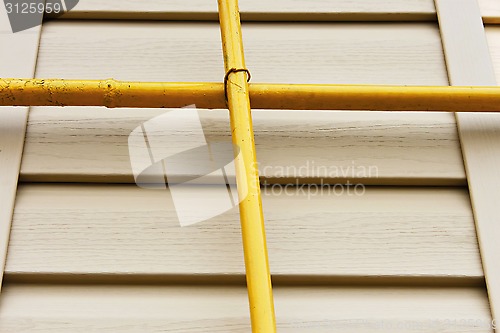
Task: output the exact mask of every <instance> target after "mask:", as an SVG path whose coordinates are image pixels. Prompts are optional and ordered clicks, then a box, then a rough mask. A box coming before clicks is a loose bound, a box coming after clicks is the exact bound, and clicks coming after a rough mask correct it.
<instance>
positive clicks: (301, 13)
mask: <svg viewBox="0 0 500 333" xmlns="http://www.w3.org/2000/svg"><path fill="white" fill-rule="evenodd" d="M479 4H480V7H481V14H482V16H483V19H484V20H485V22H487V23H499V22H500V4H499V3H498V1H496V0H479ZM240 10H241V12H242V18H243V19H244V20H263V19H265V20H306V21H311V20H325V21H331V20H345V21H349V20H356V21H364V20H381V21H384V20H394V21H398V20H435V19H436V11H435V7H434V2H433V1H432V0H369V1H366V0H363V1H356V0H336V1H329V0H295V1H290V0H273V1H265V0H242V1H240ZM64 17H66V18H87V19H88V18H149V19H204V20H216V19H217V4H216V2H214V1H203V0H189V1H185V0H175V1H165V0H153V1H147V2H144V1H141V0H122V1H120V2H118V3H110V2H108V1H103V0H80V2H79V4H78V5H77V6H76V7H75V9H74V10H73V11H71V12H70V13H69V14H67V15H65V16H64Z"/></svg>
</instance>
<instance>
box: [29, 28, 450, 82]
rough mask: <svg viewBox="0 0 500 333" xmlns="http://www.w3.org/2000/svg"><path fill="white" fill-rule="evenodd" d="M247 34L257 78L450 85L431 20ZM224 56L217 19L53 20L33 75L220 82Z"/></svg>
mask: <svg viewBox="0 0 500 333" xmlns="http://www.w3.org/2000/svg"><path fill="white" fill-rule="evenodd" d="M243 37H244V43H245V53H246V62H247V67H248V68H249V69H250V70H251V72H252V82H254V83H259V82H265V83H345V84H348V83H352V84H356V83H359V84H363V83H364V84H394V85H447V84H448V80H447V76H446V68H445V63H444V57H443V51H442V47H441V39H440V36H439V30H438V28H437V25H435V24H432V23H419V24H416V23H413V24H411V23H401V24H388V23H385V24H384V23H379V24H376V23H375V24H368V23H365V24H355V25H353V24H345V23H298V24H293V23H274V24H270V23H265V24H264V23H247V24H244V25H243ZM297 45H300V46H301V47H300V49H297ZM222 60H223V59H222V52H221V42H220V32H219V26H218V24H216V23H192V22H191V23H178V22H177V23H175V22H134V21H132V22H113V21H109V22H102V21H99V22H93V23H92V24H89V22H86V21H83V22H82V21H55V22H48V23H47V24H45V25H44V30H43V35H42V41H41V46H40V55H39V65H38V66H37V71H36V76H37V77H38V78H67V79H70V78H74V79H98V78H110V77H112V78H115V79H118V80H130V81H134V80H138V81H141V80H144V81H145V80H148V81H167V82H179V81H180V82H182V81H187V82H189V81H202V82H205V81H209V82H213V81H216V82H221V81H222V80H223V77H224V69H223V68H224V67H223V63H222ZM276 63H279V68H277V67H276V65H275V64H276Z"/></svg>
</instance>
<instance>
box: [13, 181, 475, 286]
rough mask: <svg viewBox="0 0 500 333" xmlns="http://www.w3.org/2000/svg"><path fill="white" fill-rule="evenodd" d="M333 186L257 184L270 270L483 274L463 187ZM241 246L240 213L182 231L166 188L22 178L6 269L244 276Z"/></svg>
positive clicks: (333, 273)
mask: <svg viewBox="0 0 500 333" xmlns="http://www.w3.org/2000/svg"><path fill="white" fill-rule="evenodd" d="M194 191H196V192H197V193H203V194H204V195H206V196H208V197H210V196H211V195H212V194H211V193H212V192H211V191H213V190H211V189H210V188H209V187H206V186H200V187H196V188H193V192H194ZM335 191H337V192H334V190H332V191H330V192H324V193H323V194H321V193H318V191H316V190H314V189H310V190H309V191H307V189H288V191H287V193H284V192H282V193H280V192H278V191H277V190H276V189H272V188H266V189H264V191H263V195H264V197H263V206H264V216H265V217H266V227H267V237H268V246H269V253H270V264H271V271H272V272H273V274H275V275H277V276H279V275H295V276H329V277H333V278H335V277H342V276H344V277H345V276H352V277H356V276H357V277H365V276H377V275H382V276H392V277H402V278H404V277H430V278H432V277H449V278H450V277H455V278H457V279H461V278H464V279H478V278H479V279H482V276H483V273H482V268H481V264H480V258H479V252H478V248H477V240H476V237H475V231H474V222H473V219H472V212H471V209H470V204H469V198H468V193H467V191H465V190H463V189H456V188H404V187H396V188H392V187H388V188H376V187H369V188H367V189H366V192H361V191H359V192H354V189H353V190H352V192H350V193H348V192H347V191H345V192H344V193H343V194H341V193H340V190H339V189H338V188H337V189H335ZM355 193H358V194H359V195H357V194H355ZM196 209H204V207H203V206H201V205H200V206H197V207H196ZM241 249H242V245H241V235H240V226H239V221H238V211H237V209H233V210H231V211H229V212H227V213H225V214H223V215H220V216H218V217H215V218H212V219H211V220H209V221H206V222H203V223H200V224H197V225H193V226H189V227H183V228H181V227H180V225H179V222H178V220H177V216H176V213H175V209H174V207H173V204H172V201H171V198H170V194H169V192H168V191H155V190H148V189H140V188H138V187H136V186H134V185H90V184H85V185H64V184H61V185H27V184H26V185H23V186H21V187H20V189H19V192H18V198H17V206H16V211H15V215H14V223H13V228H12V235H11V242H10V248H9V257H8V261H7V267H6V274H7V275H9V274H27V275H29V274H31V273H36V274H45V275H46V274H166V275H189V274H207V275H211V274H212V275H228V274H229V275H231V274H236V275H241V274H243V273H244V267H243V255H242V250H241Z"/></svg>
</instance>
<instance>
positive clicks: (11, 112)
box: [0, 6, 41, 288]
mask: <svg viewBox="0 0 500 333" xmlns="http://www.w3.org/2000/svg"><path fill="white" fill-rule="evenodd" d="M0 16H1V19H0V45H2V52H0V77H25V78H31V77H33V75H34V72H35V64H36V58H37V53H38V52H37V51H38V42H39V40H40V31H41V27H40V26H38V27H33V28H31V29H28V30H25V31H22V32H18V33H16V34H13V33H12V31H11V27H10V24H9V22H8V21H7V20H6V19H5V18H6V17H7V13H6V9H5V7H4V6H0ZM40 20H41V18H40ZM5 46H7V47H5ZM28 110H29V108H27V107H21V108H14V107H9V106H5V107H0V288H1V283H2V278H3V271H4V266H5V260H6V256H7V247H8V244H9V233H10V227H11V221H12V213H13V210H14V205H15V203H14V202H15V197H16V189H17V181H18V178H19V169H20V166H21V157H22V153H23V146H24V137H25V133H26V124H27V122H28Z"/></svg>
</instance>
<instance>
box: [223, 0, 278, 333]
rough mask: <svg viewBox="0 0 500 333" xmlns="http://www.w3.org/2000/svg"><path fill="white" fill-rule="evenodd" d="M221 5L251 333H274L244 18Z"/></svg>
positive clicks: (229, 2) (227, 1) (233, 5)
mask: <svg viewBox="0 0 500 333" xmlns="http://www.w3.org/2000/svg"><path fill="white" fill-rule="evenodd" d="M218 3H219V20H220V26H221V35H222V46H223V51H224V64H225V68H226V73H228V76H227V102H228V107H229V111H230V118H231V131H232V133H233V144H234V145H236V146H237V147H239V149H240V160H239V161H237V163H235V164H236V179H237V184H238V194H239V196H240V219H241V231H242V237H243V249H244V252H245V266H246V276H247V288H248V299H249V303H250V318H251V322H252V332H254V333H257V332H258V333H273V332H276V319H275V315H274V303H273V292H272V285H271V277H270V273H269V262H268V256H267V245H266V234H265V229H264V216H263V214H262V200H261V194H260V183H259V175H258V168H257V167H256V166H257V163H256V162H257V159H256V154H255V142H254V134H253V126H252V116H251V111H250V99H249V91H248V83H247V78H248V77H247V75H248V73H246V72H245V71H237V70H241V69H245V58H244V52H243V41H242V38H241V24H240V14H239V10H238V2H237V0H218ZM247 192H248V193H247Z"/></svg>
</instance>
